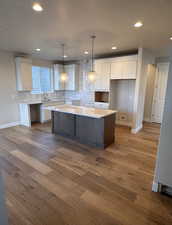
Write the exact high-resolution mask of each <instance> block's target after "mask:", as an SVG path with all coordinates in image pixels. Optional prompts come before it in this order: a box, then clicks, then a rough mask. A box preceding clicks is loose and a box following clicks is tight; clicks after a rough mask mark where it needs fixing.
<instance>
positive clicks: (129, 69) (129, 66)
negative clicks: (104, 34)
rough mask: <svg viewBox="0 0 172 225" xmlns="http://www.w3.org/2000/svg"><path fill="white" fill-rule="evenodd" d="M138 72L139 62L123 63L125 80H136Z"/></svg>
mask: <svg viewBox="0 0 172 225" xmlns="http://www.w3.org/2000/svg"><path fill="white" fill-rule="evenodd" d="M136 72H137V61H134V60H133V61H126V62H123V71H122V77H123V79H136Z"/></svg>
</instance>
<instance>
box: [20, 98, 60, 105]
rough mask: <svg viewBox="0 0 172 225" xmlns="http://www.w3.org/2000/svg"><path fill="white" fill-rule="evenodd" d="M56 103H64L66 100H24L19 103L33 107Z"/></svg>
mask: <svg viewBox="0 0 172 225" xmlns="http://www.w3.org/2000/svg"><path fill="white" fill-rule="evenodd" d="M56 102H64V100H57V99H52V100H48V101H45V100H23V101H19V102H18V103H19V104H28V105H32V104H48V103H56Z"/></svg>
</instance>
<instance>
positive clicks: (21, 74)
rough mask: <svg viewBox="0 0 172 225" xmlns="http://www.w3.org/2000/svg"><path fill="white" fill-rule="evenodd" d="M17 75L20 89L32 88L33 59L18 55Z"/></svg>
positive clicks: (28, 89) (29, 89) (16, 59)
mask: <svg viewBox="0 0 172 225" xmlns="http://www.w3.org/2000/svg"><path fill="white" fill-rule="evenodd" d="M15 63H16V77H17V90H18V91H31V90H32V61H31V59H28V58H24V57H16V58H15Z"/></svg>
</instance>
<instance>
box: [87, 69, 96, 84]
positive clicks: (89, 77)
mask: <svg viewBox="0 0 172 225" xmlns="http://www.w3.org/2000/svg"><path fill="white" fill-rule="evenodd" d="M88 79H89V81H91V82H93V81H95V79H96V72H95V71H91V72H89V73H88Z"/></svg>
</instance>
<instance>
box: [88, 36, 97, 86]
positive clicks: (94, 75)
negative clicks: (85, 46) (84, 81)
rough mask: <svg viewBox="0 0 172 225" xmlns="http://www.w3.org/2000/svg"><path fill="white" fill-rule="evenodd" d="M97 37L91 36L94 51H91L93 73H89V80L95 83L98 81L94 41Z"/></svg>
mask: <svg viewBox="0 0 172 225" xmlns="http://www.w3.org/2000/svg"><path fill="white" fill-rule="evenodd" d="M95 38H96V36H95V35H93V36H91V39H92V49H91V71H90V72H89V73H88V80H89V81H90V82H94V81H95V79H96V72H95V71H94V40H95Z"/></svg>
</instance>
